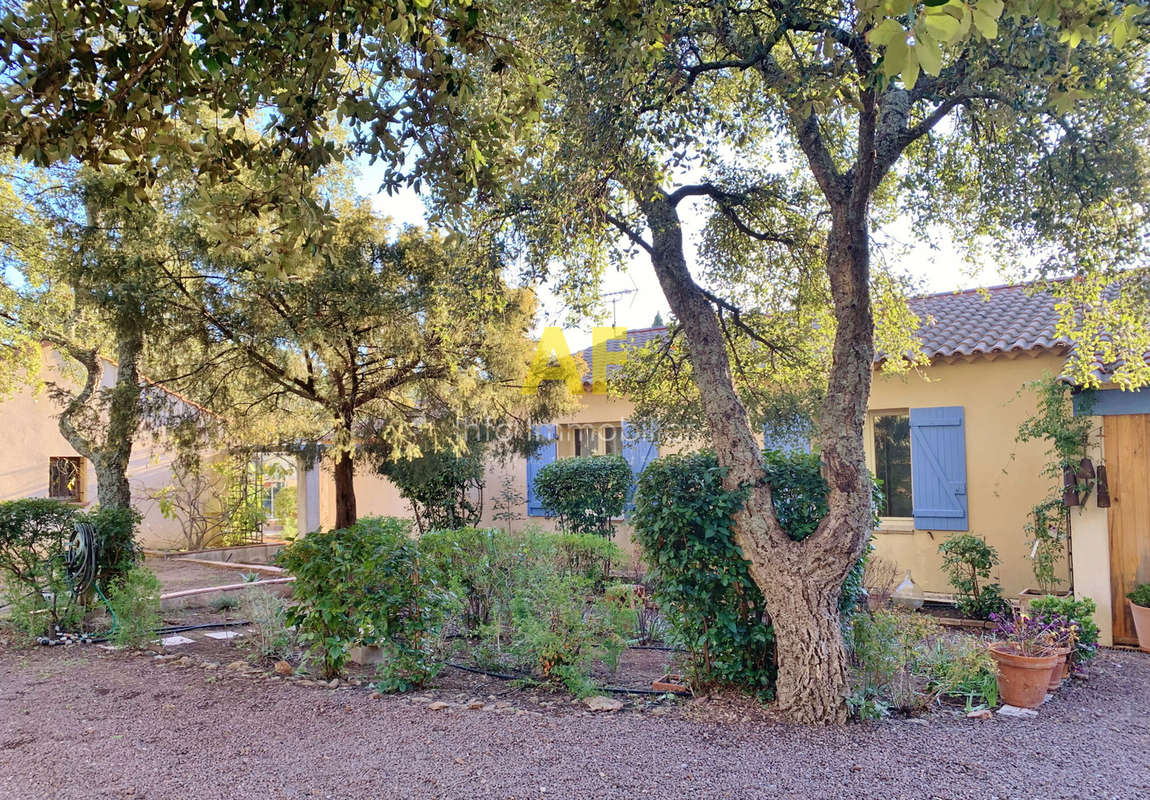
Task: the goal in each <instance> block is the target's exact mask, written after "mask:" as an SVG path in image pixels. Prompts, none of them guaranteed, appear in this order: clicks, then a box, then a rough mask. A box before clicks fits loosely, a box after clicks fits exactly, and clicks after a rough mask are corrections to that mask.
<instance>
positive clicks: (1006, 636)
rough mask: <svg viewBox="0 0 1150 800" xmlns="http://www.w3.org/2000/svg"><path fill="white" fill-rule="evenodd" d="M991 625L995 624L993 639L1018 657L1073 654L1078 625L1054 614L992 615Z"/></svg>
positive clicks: (1015, 613)
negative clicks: (1068, 651) (1067, 651)
mask: <svg viewBox="0 0 1150 800" xmlns="http://www.w3.org/2000/svg"><path fill="white" fill-rule="evenodd" d="M990 621H991V622H993V623H994V636H995V638H997V639H999V640H1000V641H1003V642H1006V643H1007V644H1010V645H1011V649H1012V650H1013V651H1014V652H1015V653H1016V654H1018V655H1020V656H1030V657H1041V656H1048V655H1052V654H1053V653H1054V652H1055V651H1056V650H1059V649H1061V648H1069V649H1071V650H1073V649H1074V645H1075V643H1076V642H1077V641H1078V625H1077V624H1075V623H1074V622H1073V621H1071V620H1069V619H1067V618H1066V617H1063V616H1059V615H1057V614H1049V615H1043V616H1041V617H1027V616H1024V615H1022V614H1019V613H1017V612H1014V613H1012V614H1009V615H1007V614H991V615H990Z"/></svg>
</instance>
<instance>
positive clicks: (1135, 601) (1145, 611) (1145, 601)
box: [1126, 583, 1150, 653]
mask: <svg viewBox="0 0 1150 800" xmlns="http://www.w3.org/2000/svg"><path fill="white" fill-rule="evenodd" d="M1126 599H1127V600H1128V601H1129V602H1130V613H1131V615H1133V617H1134V630H1136V631H1138V647H1139V649H1141V650H1142V652H1144V653H1150V583H1144V584H1142V585H1141V586H1139V587H1138V588H1137V589H1135V590H1134V591H1132V592H1131V593H1130V594H1128V595H1126Z"/></svg>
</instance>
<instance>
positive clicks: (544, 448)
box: [527, 425, 559, 517]
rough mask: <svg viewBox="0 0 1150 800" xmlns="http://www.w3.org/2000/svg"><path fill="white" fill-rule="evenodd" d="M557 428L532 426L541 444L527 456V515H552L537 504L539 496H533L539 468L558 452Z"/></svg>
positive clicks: (552, 459) (550, 461)
mask: <svg viewBox="0 0 1150 800" xmlns="http://www.w3.org/2000/svg"><path fill="white" fill-rule="evenodd" d="M557 430H558V428H557V427H556V426H555V425H536V426H535V428H534V431H535V438H537V439H542V440H543V444H541V445H539V449H538V450H536V451H535V452H534V453H533V454H531V455H530V456H528V457H527V516H529V517H550V516H552V514H551V513H550V512H549V511H548V510H547V509H545V508H544V507H543V506H542V505H540V504H539V498H538V497H536V496H535V476H536V475H538V474H539V470H541V469H543V468H544V467H545V466H547V465H548V464H550V463H552V462H553V461H555V458H556V456H557V454H558V446H557V444H556V442H557V440H558V438H559V437H558V434H557Z"/></svg>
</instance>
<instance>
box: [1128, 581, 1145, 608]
mask: <svg viewBox="0 0 1150 800" xmlns="http://www.w3.org/2000/svg"><path fill="white" fill-rule="evenodd" d="M1126 599H1127V600H1129V601H1130V602H1131V603H1133V604H1134V605H1136V606H1142V607H1143V608H1150V583H1143V584H1142V585H1140V586H1137V587H1135V589H1134V591H1132V592H1130V593H1129V594H1127V595H1126Z"/></svg>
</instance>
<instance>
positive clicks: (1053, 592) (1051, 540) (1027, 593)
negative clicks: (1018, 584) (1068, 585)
mask: <svg viewBox="0 0 1150 800" xmlns="http://www.w3.org/2000/svg"><path fill="white" fill-rule="evenodd" d="M1026 533H1027V543H1028V544H1029V545H1030V560H1031V562H1032V568H1033V570H1034V580H1035V581H1036V582H1037V583H1038V588H1033V587H1028V588H1026V589H1023V590H1022V591H1021V592H1019V594H1018V602H1019V607H1020V608H1021V609H1022V613H1024V614H1026V613H1028V612H1029V610H1030V603H1031V602H1032V601H1033V600H1036V599H1038V598H1040V597H1046V596H1053V597H1066V596H1068V595H1069V594H1070V592H1068V591H1066V590H1065V589H1061V590H1060V589H1058V588H1057V587H1058V584H1059V583H1061V581H1060V580H1059V578H1058V573H1057V567H1058V562H1059V559H1060V558H1061V557H1062V555H1063V552H1064V551H1065V547H1066V540H1067V538H1068V537H1067V533H1068V518H1067V515H1066V506H1064V505H1062V502H1061V500H1047V501H1046V502H1044V503H1040V504H1039V505H1037V506H1035V507H1034V509H1033V510H1032V511H1031V518H1030V522H1029V523H1027V525H1026Z"/></svg>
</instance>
